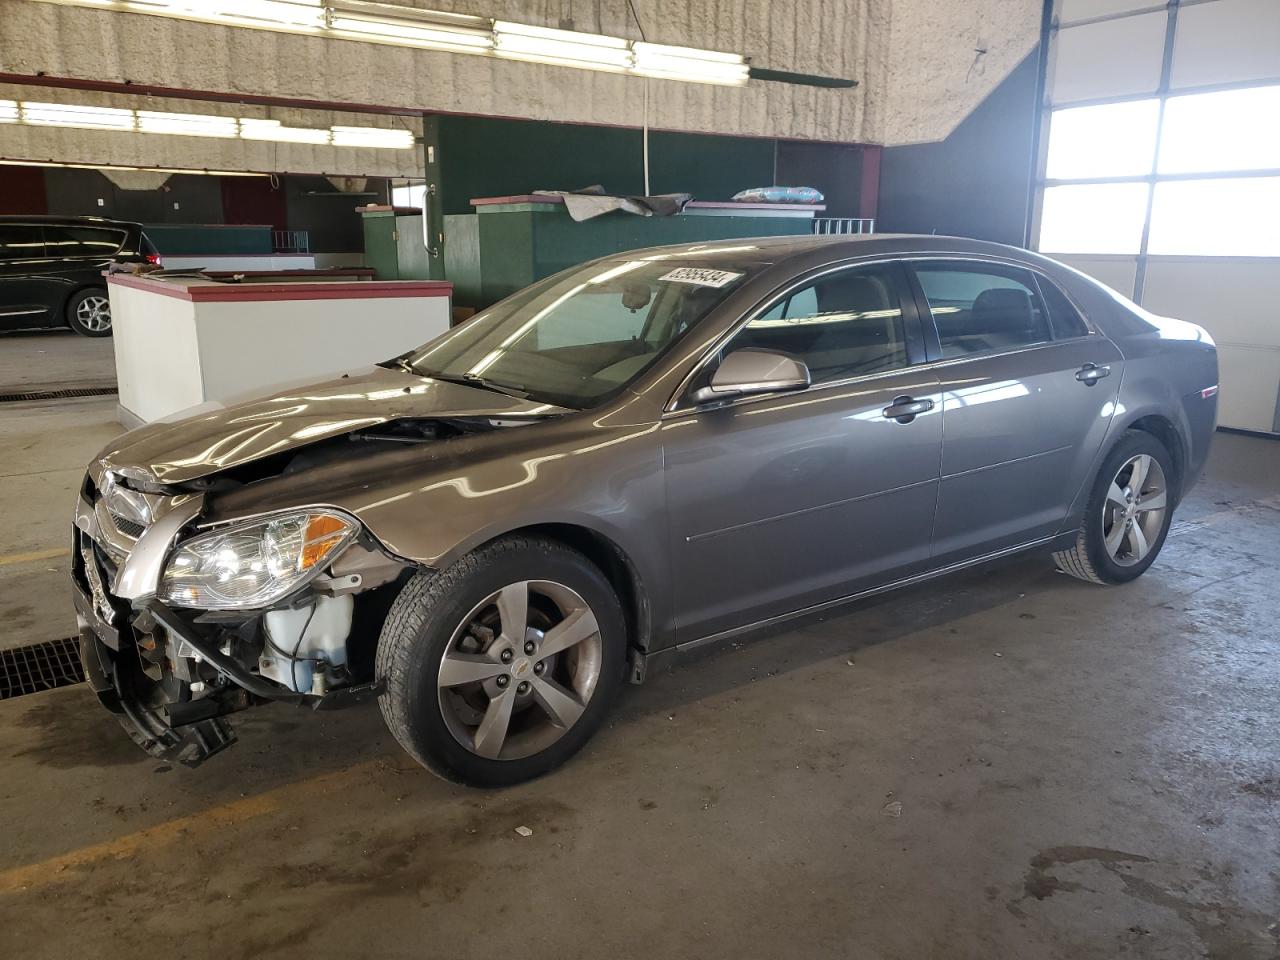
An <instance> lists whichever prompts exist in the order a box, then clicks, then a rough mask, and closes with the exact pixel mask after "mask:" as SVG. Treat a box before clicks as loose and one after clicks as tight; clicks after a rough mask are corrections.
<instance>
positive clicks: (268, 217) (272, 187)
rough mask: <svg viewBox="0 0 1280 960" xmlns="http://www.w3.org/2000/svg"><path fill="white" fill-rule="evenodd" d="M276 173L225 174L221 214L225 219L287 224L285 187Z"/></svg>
mask: <svg viewBox="0 0 1280 960" xmlns="http://www.w3.org/2000/svg"><path fill="white" fill-rule="evenodd" d="M278 183H279V181H278V180H277V179H276V178H275V177H223V178H222V217H223V220H224V221H225V222H226V223H240V224H246V223H247V224H256V225H260V226H270V227H271V228H272V229H273V230H284V229H287V227H288V221H289V211H288V205H287V204H286V203H285V195H284V189H283V187H282V186H279V185H278Z"/></svg>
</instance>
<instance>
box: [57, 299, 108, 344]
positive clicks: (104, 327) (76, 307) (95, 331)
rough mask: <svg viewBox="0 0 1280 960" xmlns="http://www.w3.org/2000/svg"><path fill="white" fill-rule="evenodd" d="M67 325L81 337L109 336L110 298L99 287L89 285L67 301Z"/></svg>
mask: <svg viewBox="0 0 1280 960" xmlns="http://www.w3.org/2000/svg"><path fill="white" fill-rule="evenodd" d="M67 325H68V326H69V327H71V329H72V330H74V331H75V332H76V333H78V334H80V335H81V336H82V337H109V336H111V298H110V297H108V296H107V291H106V290H103V289H102V288H101V287H91V288H89V289H88V290H81V291H80V292H79V293H75V294H73V295H72V297H71V299H70V300H68V301H67Z"/></svg>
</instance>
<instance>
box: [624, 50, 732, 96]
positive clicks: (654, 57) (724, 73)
mask: <svg viewBox="0 0 1280 960" xmlns="http://www.w3.org/2000/svg"><path fill="white" fill-rule="evenodd" d="M631 46H632V49H634V50H635V55H636V64H635V72H636V73H639V74H643V75H644V76H646V77H658V78H660V79H664V80H685V81H691V82H694V83H720V84H725V85H729V86H741V85H743V84H744V83H746V82H747V62H746V60H745V59H743V58H742V57H741V56H739V55H738V54H736V53H721V52H719V51H717V50H696V49H694V48H693V47H670V46H666V45H665V44H661V43H644V42H642V41H637V42H635V43H633V44H632V45H631Z"/></svg>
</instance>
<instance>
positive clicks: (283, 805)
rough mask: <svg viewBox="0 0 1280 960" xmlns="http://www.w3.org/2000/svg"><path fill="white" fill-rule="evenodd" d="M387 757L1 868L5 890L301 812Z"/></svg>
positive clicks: (24, 887)
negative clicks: (318, 794) (312, 799)
mask: <svg viewBox="0 0 1280 960" xmlns="http://www.w3.org/2000/svg"><path fill="white" fill-rule="evenodd" d="M387 763H388V761H387V760H386V759H380V760H371V761H368V762H365V763H359V764H356V765H355V766H352V767H347V768H346V769H344V770H335V771H334V772H332V773H325V774H321V775H320V776H317V777H311V778H309V779H307V780H299V781H296V782H295V783H288V784H285V785H284V786H282V787H276V788H275V789H273V790H268V791H266V792H265V793H260V794H258V795H257V796H251V797H243V798H241V799H239V800H232V801H231V802H230V803H224V804H222V805H221V806H217V807H211V808H209V809H208V810H202V811H200V812H199V813H193V814H190V815H188V816H185V817H178V818H177V819H176V820H168V821H166V822H164V823H159V824H156V825H155V826H154V827H148V828H147V829H145V830H139V831H137V832H136V833H126V834H125V835H124V836H120V837H115V838H113V839H111V840H105V841H103V842H102V843H95V844H92V845H90V846H87V847H81V848H80V849H79V850H72V851H71V852H70V853H64V854H61V855H59V856H56V857H51V858H50V859H48V860H41V861H39V862H38V863H29V864H24V865H23V866H20V867H12V868H10V869H8V870H0V894H5V893H17V892H20V891H23V890H30V889H32V888H35V887H42V886H45V885H47V884H49V883H53V882H54V881H56V880H58V879H60V877H61V876H62V875H64V874H65V872H66V871H68V870H73V869H75V868H77V867H87V866H91V865H93V864H96V863H99V862H101V861H104V860H119V859H122V858H125V857H135V856H138V855H139V854H145V853H147V852H148V851H150V850H154V849H156V848H158V847H163V846H165V845H166V844H169V843H172V842H173V841H175V840H178V839H180V838H182V837H188V836H195V835H198V834H201V833H209V832H211V831H214V830H223V829H225V828H227V827H229V826H234V825H236V824H240V823H244V822H245V821H248V820H253V819H255V818H257V817H262V816H266V815H267V814H271V813H275V812H276V811H278V810H289V811H290V812H291V813H292V814H293V815H299V811H303V810H306V809H307V807H306V804H305V800H306V799H307V795H308V794H312V793H314V792H315V791H317V790H326V789H332V788H333V787H334V786H336V785H340V784H344V783H348V782H350V781H352V780H355V779H357V778H359V777H361V776H365V775H367V774H369V773H370V772H372V771H373V770H375V769H376V768H378V767H379V766H382V767H385V766H386V765H387Z"/></svg>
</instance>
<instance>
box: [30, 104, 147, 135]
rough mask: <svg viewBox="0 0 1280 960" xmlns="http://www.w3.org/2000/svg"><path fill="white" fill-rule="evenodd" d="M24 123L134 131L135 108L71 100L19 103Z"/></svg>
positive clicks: (42, 125) (41, 125)
mask: <svg viewBox="0 0 1280 960" xmlns="http://www.w3.org/2000/svg"><path fill="white" fill-rule="evenodd" d="M19 106H20V107H21V110H22V122H23V123H30V124H35V125H36V126H40V127H80V128H82V129H85V130H132V129H134V116H133V111H132V110H123V109H120V108H118V107H82V106H76V105H75V104H67V103H31V102H30V101H23V102H22V103H20V104H19Z"/></svg>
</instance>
